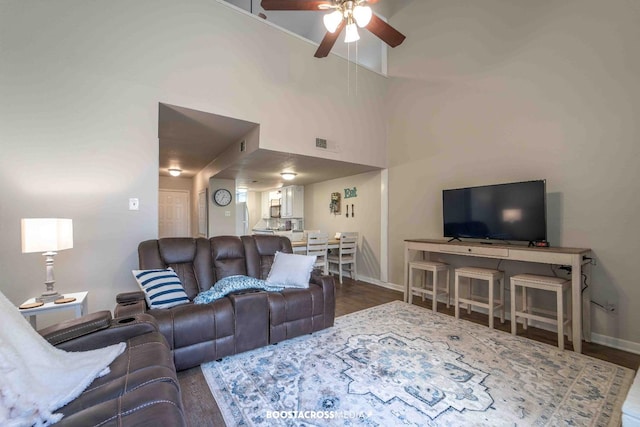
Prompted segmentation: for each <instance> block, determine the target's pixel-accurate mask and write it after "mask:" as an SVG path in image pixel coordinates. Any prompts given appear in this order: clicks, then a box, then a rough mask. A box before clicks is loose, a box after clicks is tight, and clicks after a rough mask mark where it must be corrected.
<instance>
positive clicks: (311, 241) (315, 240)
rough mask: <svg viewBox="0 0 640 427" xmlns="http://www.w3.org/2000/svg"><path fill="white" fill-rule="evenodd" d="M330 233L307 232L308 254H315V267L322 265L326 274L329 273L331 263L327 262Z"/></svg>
mask: <svg viewBox="0 0 640 427" xmlns="http://www.w3.org/2000/svg"><path fill="white" fill-rule="evenodd" d="M328 243H329V235H328V234H327V233H321V232H310V233H309V234H307V255H315V256H316V262H315V264H314V265H313V266H314V268H315V267H322V273H323V274H324V275H327V274H329V264H328V263H327V244H328Z"/></svg>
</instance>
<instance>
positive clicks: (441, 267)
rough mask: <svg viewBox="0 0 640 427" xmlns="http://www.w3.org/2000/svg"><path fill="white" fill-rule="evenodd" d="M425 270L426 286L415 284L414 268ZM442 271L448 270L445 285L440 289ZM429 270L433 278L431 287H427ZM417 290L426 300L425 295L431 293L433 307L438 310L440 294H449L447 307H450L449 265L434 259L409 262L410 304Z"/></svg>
mask: <svg viewBox="0 0 640 427" xmlns="http://www.w3.org/2000/svg"><path fill="white" fill-rule="evenodd" d="M414 269H415V270H422V271H424V277H425V283H424V287H420V286H415V285H414V283H413V270H414ZM441 271H446V272H447V277H446V282H445V285H444V287H443V288H442V289H441V290H440V291H439V290H438V273H439V272H441ZM428 272H431V276H432V280H431V287H430V288H427V284H428V281H427V276H428V274H427V273H428ZM414 292H417V293H419V294H422V301H424V296H425V295H431V299H432V304H431V309H432V310H433V311H434V312H436V311H438V295H446V296H447V308H449V265H448V264H445V263H443V262H434V261H412V262H410V263H409V304H411V302H412V301H413V293H414Z"/></svg>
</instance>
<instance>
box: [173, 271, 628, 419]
mask: <svg viewBox="0 0 640 427" xmlns="http://www.w3.org/2000/svg"><path fill="white" fill-rule="evenodd" d="M394 300H400V301H401V300H402V293H400V292H398V291H394V290H391V289H385V288H381V287H379V286H375V285H371V284H368V283H363V282H354V281H351V280H349V279H345V280H344V283H343V284H342V285H340V284H339V283H336V316H342V315H345V314H349V313H353V312H355V311H359V310H363V309H365V308H369V307H374V306H376V305H380V304H384V303H387V302H389V301H394ZM413 302H414V304H416V305H419V306H423V307H427V308H431V301H429V300H426V301H425V302H423V301H422V298H417V297H416V298H414V301H413ZM438 311H439V312H441V313H447V314H449V315H451V316H453V315H454V313H453V306H451V307H450V308H449V309H447V308H446V307H445V304H440V305H439V306H438ZM461 317H462V318H463V319H466V320H469V321H472V322H476V323H480V324H484V325H486V324H487V316H486V315H484V314H480V313H476V312H472V313H471V314H470V315H468V314H467V313H466V311H464V310H461ZM495 328H496V329H499V330H502V331H505V332H509V331H511V324H510V322H509V321H505V323H504V324H501V323H500V321H499V320H498V319H496V321H495ZM518 335H519V336H524V337H527V338H530V339H533V340H536V341H540V342H545V343H547V344H551V345H557V336H556V334H554V333H553V332H549V331H545V330H542V329H538V328H533V327H529V328H528V329H527V330H526V331H524V330H522V327H521V326H520V325H519V330H518ZM582 352H583V354H586V355H588V356H592V357H595V358H597V359H601V360H606V361H609V362H612V363H616V364H618V365H621V366H625V367H627V368H631V369H634V370H638V367H639V366H640V355H637V354H632V353H628V352H625V351H621V350H617V349H613V348H610V347H605V346H602V345H599V344H594V343H588V342H583V343H582ZM178 380H179V381H180V388H181V391H182V401H183V403H184V407H185V414H186V415H187V418H188V419H187V422H188V424H189V425H190V426H193V427H196V426H197V427H205V426H224V425H225V424H224V420H223V419H222V414H221V413H220V410H219V408H218V405H217V404H216V403H215V401H214V399H213V396H212V395H211V392H210V391H209V386H208V385H207V382H206V380H205V379H204V375H203V374H202V371H201V370H200V368H199V367H197V368H192V369H189V370H186V371H182V372H178Z"/></svg>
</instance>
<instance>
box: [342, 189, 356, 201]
mask: <svg viewBox="0 0 640 427" xmlns="http://www.w3.org/2000/svg"><path fill="white" fill-rule="evenodd" d="M357 191H358V190H357V189H356V187H353V188H345V189H344V198H345V199H350V198H352V197H358V194H357V193H356V192H357Z"/></svg>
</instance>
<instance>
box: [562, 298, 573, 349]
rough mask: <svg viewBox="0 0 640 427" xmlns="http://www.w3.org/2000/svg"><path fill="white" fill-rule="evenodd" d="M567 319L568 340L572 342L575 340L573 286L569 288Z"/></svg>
mask: <svg viewBox="0 0 640 427" xmlns="http://www.w3.org/2000/svg"><path fill="white" fill-rule="evenodd" d="M566 300H567V319H568V320H569V322H568V323H567V340H568V341H569V342H571V341H572V340H573V337H572V334H573V322H572V321H571V313H573V311H571V310H573V305H572V303H573V302H572V300H571V288H567V298H566ZM563 320H564V319H563Z"/></svg>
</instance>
